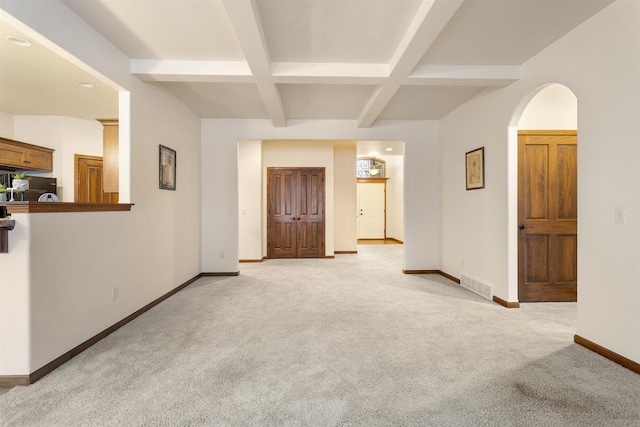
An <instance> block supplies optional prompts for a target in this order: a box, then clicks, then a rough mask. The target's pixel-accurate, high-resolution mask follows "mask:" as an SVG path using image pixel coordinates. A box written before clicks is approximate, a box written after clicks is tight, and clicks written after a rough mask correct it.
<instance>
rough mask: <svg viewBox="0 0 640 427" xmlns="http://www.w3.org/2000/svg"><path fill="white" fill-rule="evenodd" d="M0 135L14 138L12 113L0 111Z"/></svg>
mask: <svg viewBox="0 0 640 427" xmlns="http://www.w3.org/2000/svg"><path fill="white" fill-rule="evenodd" d="M0 136H2V137H4V138H9V139H15V138H14V136H13V115H12V114H9V113H5V112H4V111H0Z"/></svg>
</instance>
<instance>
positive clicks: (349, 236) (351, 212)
mask: <svg viewBox="0 0 640 427" xmlns="http://www.w3.org/2000/svg"><path fill="white" fill-rule="evenodd" d="M333 155H334V168H333V170H334V190H333V191H334V200H335V201H334V204H333V205H334V206H335V216H334V222H335V227H334V231H335V232H334V250H335V252H355V251H357V250H358V218H357V215H358V212H357V209H358V200H357V197H358V196H357V190H358V187H357V178H356V158H357V146H356V141H341V142H335V143H334V146H333Z"/></svg>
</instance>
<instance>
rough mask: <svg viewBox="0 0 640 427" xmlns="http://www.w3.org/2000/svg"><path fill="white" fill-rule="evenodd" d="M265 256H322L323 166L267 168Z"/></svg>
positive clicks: (323, 250)
mask: <svg viewBox="0 0 640 427" xmlns="http://www.w3.org/2000/svg"><path fill="white" fill-rule="evenodd" d="M267 200H268V209H267V216H268V217H267V241H268V244H267V247H268V252H267V256H268V258H323V257H324V252H325V249H324V168H304V169H294V168H268V169H267Z"/></svg>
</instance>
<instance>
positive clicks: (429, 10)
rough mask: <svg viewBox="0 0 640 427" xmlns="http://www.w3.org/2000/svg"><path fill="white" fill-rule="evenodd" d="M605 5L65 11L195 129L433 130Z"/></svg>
mask: <svg viewBox="0 0 640 427" xmlns="http://www.w3.org/2000/svg"><path fill="white" fill-rule="evenodd" d="M611 1H612V0H188V1H185V0H182V1H178V0H117V1H115V0H63V2H64V3H65V4H66V5H67V6H68V7H69V8H71V9H72V10H73V11H74V12H75V13H77V14H78V15H79V16H80V17H81V18H82V19H84V20H85V21H86V22H87V23H89V24H90V25H91V26H93V27H94V28H95V29H96V30H97V31H99V32H100V33H102V35H103V36H104V37H106V38H107V39H109V40H110V41H111V42H112V43H113V44H114V45H116V46H117V47H118V48H119V49H121V50H122V51H123V52H124V53H125V54H126V55H127V56H129V57H130V58H131V72H132V73H133V74H135V75H137V76H138V77H139V78H140V79H142V80H144V81H148V82H149V84H159V85H164V86H166V87H167V89H168V90H170V91H171V92H172V93H174V94H175V95H176V96H177V97H178V98H180V99H181V100H182V101H183V102H184V103H185V104H187V105H188V106H189V107H191V108H192V109H193V110H194V111H195V112H197V113H198V114H199V115H200V116H201V117H203V118H262V119H270V120H272V122H273V123H274V125H275V126H286V123H287V120H288V119H348V120H354V121H356V123H357V125H358V126H360V127H368V126H372V125H374V124H375V122H376V120H379V119H406V120H417V119H440V118H441V117H443V116H444V115H446V114H447V113H449V112H450V111H452V110H453V109H455V108H456V107H457V106H459V105H461V104H462V103H464V102H466V101H467V100H469V99H470V98H471V97H473V96H474V95H476V94H478V93H479V92H480V91H482V90H483V89H485V88H486V87H488V86H504V85H509V84H511V83H513V82H514V81H516V80H517V79H518V78H519V76H520V66H521V65H522V64H523V63H524V62H526V61H527V60H528V59H529V58H531V57H532V56H534V55H536V54H537V53H538V52H540V51H541V50H543V49H544V48H545V47H547V46H548V45H549V44H551V43H552V42H553V41H555V40H557V39H558V38H559V37H561V36H562V35H564V34H566V33H567V32H569V31H570V30H572V29H573V28H575V27H576V26H577V25H579V24H580V23H582V22H584V21H585V20H587V19H589V18H590V17H591V16H593V15H594V14H595V13H597V12H598V11H600V10H601V9H602V8H604V7H606V6H607V5H608V4H609V3H611ZM2 55H3V57H4V56H5V55H6V54H5V52H4V49H3V52H2ZM576 72H578V70H576ZM2 78H3V79H4V74H3V76H2ZM2 106H3V107H5V105H4V104H2Z"/></svg>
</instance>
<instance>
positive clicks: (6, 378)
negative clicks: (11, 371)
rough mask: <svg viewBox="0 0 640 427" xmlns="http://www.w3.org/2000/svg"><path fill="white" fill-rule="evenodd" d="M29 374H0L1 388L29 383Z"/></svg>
mask: <svg viewBox="0 0 640 427" xmlns="http://www.w3.org/2000/svg"><path fill="white" fill-rule="evenodd" d="M29 384H30V382H29V375H0V388H12V387H15V386H17V385H29Z"/></svg>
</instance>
